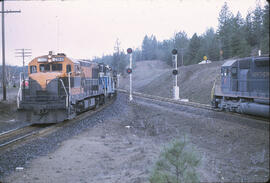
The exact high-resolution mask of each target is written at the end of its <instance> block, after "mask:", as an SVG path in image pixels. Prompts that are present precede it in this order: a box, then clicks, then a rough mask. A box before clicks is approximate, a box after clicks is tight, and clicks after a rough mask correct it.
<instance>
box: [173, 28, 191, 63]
mask: <svg viewBox="0 0 270 183" xmlns="http://www.w3.org/2000/svg"><path fill="white" fill-rule="evenodd" d="M188 44H189V39H188V37H187V33H186V32H185V31H180V32H178V33H175V34H174V48H176V49H177V50H178V53H177V65H178V66H180V65H182V63H184V60H186V59H187V54H186V53H187V47H188ZM182 59H183V60H182Z"/></svg>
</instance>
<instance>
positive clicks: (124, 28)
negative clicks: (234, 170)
mask: <svg viewBox="0 0 270 183" xmlns="http://www.w3.org/2000/svg"><path fill="white" fill-rule="evenodd" d="M224 2H225V1H224V0H69V1H64V2H63V1H47V2H44V1H9V2H8V1H7V2H5V10H21V13H19V14H8V15H7V14H6V15H5V25H6V31H5V32H6V63H7V64H9V65H22V60H21V59H20V58H16V57H15V54H14V52H15V49H18V48H30V49H32V55H33V57H36V56H40V55H44V54H47V53H48V51H50V50H53V51H55V52H61V53H62V52H63V53H66V54H67V56H70V57H72V58H90V59H91V58H93V57H94V56H102V54H109V53H112V52H113V49H114V44H115V41H116V39H117V38H119V40H120V42H121V48H122V49H124V50H126V49H127V48H128V47H132V48H136V47H139V46H140V45H141V43H142V40H143V37H144V36H145V35H146V34H147V35H151V34H154V35H155V36H156V38H157V39H158V40H164V39H169V38H170V37H172V36H173V35H174V33H175V32H178V31H180V30H184V31H185V32H186V33H187V34H188V36H189V37H191V36H192V35H193V34H194V33H197V34H199V35H200V34H202V33H203V32H204V31H205V30H206V29H207V28H209V27H213V28H214V29H215V30H216V29H217V26H218V14H219V12H220V9H221V7H222V5H223V4H224ZM227 3H228V5H229V8H230V10H231V11H232V12H233V13H234V14H236V13H237V11H240V13H241V14H242V16H243V17H245V16H246V13H247V11H248V10H252V9H254V8H255V6H256V0H228V1H227ZM265 3H266V1H264V0H261V4H263V5H264V4H265ZM0 39H1V40H2V38H0ZM33 57H32V58H33ZM0 60H1V63H0V64H2V50H1V58H0ZM29 61H30V59H27V60H26V63H28V62H29Z"/></svg>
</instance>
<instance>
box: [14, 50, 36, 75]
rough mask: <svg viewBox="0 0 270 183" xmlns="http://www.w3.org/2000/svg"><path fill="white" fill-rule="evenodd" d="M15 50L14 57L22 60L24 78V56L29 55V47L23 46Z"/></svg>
mask: <svg viewBox="0 0 270 183" xmlns="http://www.w3.org/2000/svg"><path fill="white" fill-rule="evenodd" d="M16 51H17V52H15V54H17V55H16V57H21V58H22V60H23V80H24V73H25V68H24V66H25V62H24V61H25V59H24V58H25V57H31V56H32V55H31V54H32V52H31V49H25V48H22V49H16Z"/></svg>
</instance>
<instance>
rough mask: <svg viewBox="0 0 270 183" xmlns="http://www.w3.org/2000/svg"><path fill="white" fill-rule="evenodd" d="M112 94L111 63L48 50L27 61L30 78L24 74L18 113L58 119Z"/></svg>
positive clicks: (32, 117)
mask: <svg viewBox="0 0 270 183" xmlns="http://www.w3.org/2000/svg"><path fill="white" fill-rule="evenodd" d="M113 95H115V79H114V77H113V76H112V75H111V69H110V68H109V67H108V66H105V65H103V64H98V63H95V62H91V61H89V60H76V59H71V58H69V57H67V56H66V55H65V54H63V53H62V54H56V55H54V54H53V53H52V52H49V54H48V55H44V56H40V57H36V58H34V59H33V60H32V61H31V62H30V63H29V64H28V79H23V77H21V84H20V89H19V92H18V97H17V105H18V111H19V116H18V117H19V118H20V119H25V120H26V121H30V122H31V123H56V122H60V121H63V120H65V119H70V118H73V117H74V116H75V115H76V114H77V113H80V112H83V111H85V110H88V109H91V108H95V107H96V106H97V105H99V104H103V103H104V102H105V99H106V98H107V97H112V96H113Z"/></svg>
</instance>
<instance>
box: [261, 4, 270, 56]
mask: <svg viewBox="0 0 270 183" xmlns="http://www.w3.org/2000/svg"><path fill="white" fill-rule="evenodd" d="M261 49H262V53H263V54H269V4H268V3H267V4H266V5H265V6H264V10H263V27H262V47H261Z"/></svg>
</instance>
